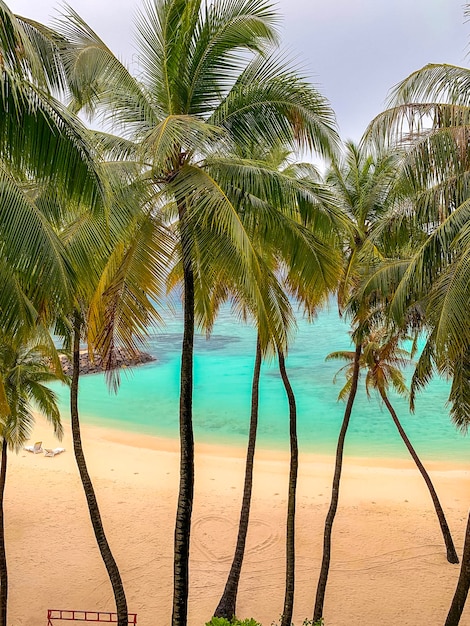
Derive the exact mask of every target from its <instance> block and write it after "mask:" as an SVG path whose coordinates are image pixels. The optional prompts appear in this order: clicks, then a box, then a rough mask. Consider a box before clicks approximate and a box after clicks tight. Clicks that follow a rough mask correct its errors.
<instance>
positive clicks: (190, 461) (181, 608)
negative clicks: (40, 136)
mask: <svg viewBox="0 0 470 626" xmlns="http://www.w3.org/2000/svg"><path fill="white" fill-rule="evenodd" d="M183 217H184V213H183V209H182V208H181V207H180V229H181V248H182V255H183V273H184V300H183V302H184V304H183V306H184V329H183V345H182V350H181V382H180V484H179V494H178V506H177V510H176V524H175V547H174V550H175V554H174V566H173V567H174V569H173V613H172V626H186V623H187V619H188V592H189V541H190V533H191V514H192V509H193V497H194V435H193V407H192V404H193V350H194V274H193V270H192V265H191V257H190V242H189V241H188V237H187V234H186V233H185V228H184V220H183Z"/></svg>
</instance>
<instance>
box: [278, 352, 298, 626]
mask: <svg viewBox="0 0 470 626" xmlns="http://www.w3.org/2000/svg"><path fill="white" fill-rule="evenodd" d="M279 371H280V373H281V378H282V382H283V383H284V388H285V390H286V394H287V399H288V401H289V435H290V437H289V439H290V470H289V498H288V503H287V534H286V591H285V596H284V609H283V611H282V618H281V626H291V624H292V613H293V612H294V588H295V504H296V491H297V472H298V468H299V448H298V444H297V407H296V403H295V396H294V392H293V390H292V387H291V384H290V381H289V378H288V376H287V372H286V364H285V360H284V355H283V354H282V352H279Z"/></svg>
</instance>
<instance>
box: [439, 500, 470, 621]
mask: <svg viewBox="0 0 470 626" xmlns="http://www.w3.org/2000/svg"><path fill="white" fill-rule="evenodd" d="M469 589H470V511H469V513H468V522H467V530H466V533H465V543H464V546H463V554H462V565H461V566H460V576H459V580H458V581H457V587H456V589H455V593H454V597H453V598H452V604H451V605H450V609H449V613H448V615H447V619H446V622H445V625H444V626H458V624H459V622H460V618H461V616H462V611H463V608H464V606H465V602H466V600H467V596H468V591H469Z"/></svg>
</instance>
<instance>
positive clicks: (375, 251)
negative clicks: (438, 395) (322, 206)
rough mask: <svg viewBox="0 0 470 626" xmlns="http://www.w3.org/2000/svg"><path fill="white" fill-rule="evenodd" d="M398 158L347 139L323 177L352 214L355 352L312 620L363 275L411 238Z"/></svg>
mask: <svg viewBox="0 0 470 626" xmlns="http://www.w3.org/2000/svg"><path fill="white" fill-rule="evenodd" d="M397 162H398V153H397V152H393V151H382V152H381V153H380V152H376V153H374V151H373V150H372V149H371V146H367V144H365V145H361V146H356V145H355V144H354V143H352V142H349V143H347V144H346V146H345V152H344V153H343V154H341V155H340V156H339V157H337V158H334V159H333V160H332V162H331V167H330V168H329V170H328V171H327V173H326V176H325V180H326V182H327V184H328V185H329V186H330V188H331V190H332V192H333V193H334V196H335V202H336V205H337V206H338V207H340V208H341V209H342V212H343V214H344V215H345V216H347V218H348V219H349V227H348V228H346V229H345V230H344V237H345V238H344V268H343V274H342V278H341V280H340V283H339V288H338V304H339V308H340V311H341V312H343V313H344V312H347V313H349V314H352V315H351V317H352V322H353V332H352V339H353V343H354V348H355V349H354V351H353V352H352V355H353V360H352V372H351V377H350V379H349V381H348V386H347V388H346V389H345V391H344V394H343V397H344V398H345V399H346V398H347V402H346V407H345V411H344V417H343V421H342V424H341V428H340V432H339V435H338V441H337V446H336V455H335V470H334V475H333V481H332V490H331V500H330V506H329V508H328V512H327V515H326V518H325V525H324V532H323V553H322V563H321V567H320V573H319V578H318V583H317V590H316V597H315V606H314V611H313V620H314V621H317V620H319V619H321V617H322V616H323V607H324V601H325V593H326V585H327V581H328V574H329V567H330V561H331V539H332V532H333V524H334V520H335V517H336V512H337V508H338V501H339V488H340V482H341V473H342V466H343V453H344V444H345V440H346V434H347V431H348V427H349V422H350V418H351V412H352V408H353V404H354V400H355V397H356V393H357V386H358V380H359V372H360V359H361V354H362V341H363V336H364V332H366V330H367V323H368V322H367V320H368V316H369V313H370V309H369V303H368V302H367V300H366V299H363V298H362V299H361V296H360V294H359V292H358V288H359V285H360V279H361V276H362V275H363V274H364V272H365V271H366V268H368V267H373V266H374V264H375V263H377V262H378V261H380V260H381V259H383V258H384V256H385V255H386V254H387V253H389V252H392V251H393V252H395V254H396V252H397V251H398V250H399V249H400V244H401V243H402V242H407V243H408V242H409V238H408V237H407V236H406V229H404V228H403V225H402V220H401V219H400V214H399V213H398V214H397V212H396V211H395V201H396V198H397V195H396V190H395V180H396V171H397ZM397 217H398V219H397Z"/></svg>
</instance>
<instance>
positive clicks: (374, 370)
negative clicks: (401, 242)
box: [328, 328, 459, 563]
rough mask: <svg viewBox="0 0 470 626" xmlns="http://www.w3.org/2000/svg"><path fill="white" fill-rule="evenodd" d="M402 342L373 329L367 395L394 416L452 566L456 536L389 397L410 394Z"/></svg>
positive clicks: (366, 355) (366, 345) (367, 346)
mask: <svg viewBox="0 0 470 626" xmlns="http://www.w3.org/2000/svg"><path fill="white" fill-rule="evenodd" d="M400 339H401V338H400V334H399V333H395V334H392V335H391V336H387V335H386V333H385V329H384V328H376V329H374V330H371V331H369V333H368V336H367V337H365V338H364V341H363V350H362V356H361V361H360V365H361V367H363V368H364V369H366V371H367V374H366V378H365V385H366V391H367V395H368V396H369V395H370V390H371V389H375V390H376V391H377V392H378V393H379V395H380V397H381V399H382V401H383V403H384V404H385V406H386V407H387V409H388V411H389V413H390V415H391V416H392V419H393V422H394V424H395V426H396V427H397V430H398V432H399V433H400V437H401V438H402V440H403V443H404V444H405V446H406V448H407V450H408V452H409V453H410V455H411V457H412V459H413V461H414V462H415V464H416V466H417V468H418V469H419V471H420V473H421V475H422V477H423V479H424V482H425V483H426V486H427V488H428V490H429V493H430V495H431V499H432V501H433V504H434V508H435V510H436V515H437V518H438V520H439V524H440V526H441V531H442V535H443V538H444V543H445V545H446V549H447V560H448V561H449V563H458V562H459V559H458V557H457V553H456V551H455V547H454V542H453V540H452V535H451V534H450V530H449V526H448V524H447V520H446V518H445V515H444V511H443V509H442V506H441V504H440V502H439V498H438V496H437V493H436V490H435V488H434V485H433V484H432V481H431V478H430V477H429V474H428V473H427V471H426V469H425V467H424V465H423V463H422V462H421V460H420V458H419V456H418V455H417V453H416V450H415V449H414V447H413V445H412V444H411V441H410V440H409V438H408V436H407V434H406V432H405V430H404V429H403V426H402V424H401V422H400V420H399V419H398V416H397V414H396V412H395V410H394V408H393V406H392V404H391V402H390V400H389V397H388V390H389V388H390V387H392V388H393V389H394V391H396V392H397V393H398V394H400V395H404V396H406V395H408V392H407V388H406V384H405V378H404V375H403V372H402V371H401V369H402V368H403V367H406V366H407V365H409V364H410V361H409V358H408V357H409V356H410V353H409V352H407V351H406V350H404V349H403V348H400V346H399V342H400ZM328 358H333V359H338V358H339V359H347V360H348V361H352V360H353V358H354V357H353V354H352V353H350V352H333V353H331V354H330V355H329V356H328ZM346 367H347V366H346ZM348 369H349V368H348Z"/></svg>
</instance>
